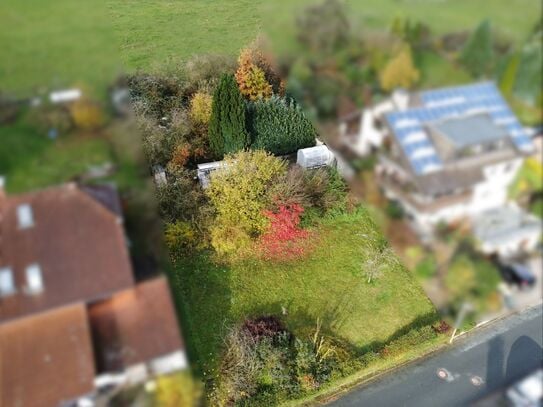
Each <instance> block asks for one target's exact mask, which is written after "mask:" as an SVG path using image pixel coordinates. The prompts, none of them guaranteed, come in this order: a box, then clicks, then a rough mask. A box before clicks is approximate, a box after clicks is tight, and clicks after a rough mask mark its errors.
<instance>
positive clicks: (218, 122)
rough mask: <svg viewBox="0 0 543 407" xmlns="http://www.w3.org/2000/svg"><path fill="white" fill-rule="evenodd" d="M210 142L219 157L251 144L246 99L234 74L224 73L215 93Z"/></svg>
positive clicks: (210, 123)
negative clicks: (247, 128) (247, 124)
mask: <svg viewBox="0 0 543 407" xmlns="http://www.w3.org/2000/svg"><path fill="white" fill-rule="evenodd" d="M209 144H210V146H211V150H212V151H213V153H214V154H215V155H216V156H217V157H219V158H222V156H223V155H224V154H228V153H234V152H236V151H239V150H243V149H244V148H246V147H247V146H248V144H249V136H248V134H247V131H246V129H245V100H244V99H243V96H242V95H241V93H240V91H239V89H238V85H237V83H236V80H235V78H234V76H233V75H229V74H224V75H223V76H222V77H221V80H220V82H219V85H218V86H217V88H216V89H215V93H214V94H213V104H212V112H211V120H210V122H209Z"/></svg>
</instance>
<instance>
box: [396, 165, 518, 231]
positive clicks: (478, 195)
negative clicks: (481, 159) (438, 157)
mask: <svg viewBox="0 0 543 407" xmlns="http://www.w3.org/2000/svg"><path fill="white" fill-rule="evenodd" d="M522 162H523V160H522V159H515V160H512V161H507V162H501V163H497V164H493V165H491V166H487V167H485V168H484V169H483V175H484V177H485V180H484V181H483V182H480V183H478V184H476V185H475V186H474V187H473V194H472V198H471V200H470V201H467V202H463V203H456V204H451V205H449V206H445V207H443V208H440V209H438V210H435V211H433V212H427V211H419V210H417V209H415V208H414V207H413V206H412V205H410V204H409V203H408V202H407V201H406V200H405V199H402V197H401V196H396V195H395V194H394V193H392V192H391V191H387V197H388V198H389V199H395V200H398V201H399V202H400V203H401V204H402V206H403V207H404V210H405V211H406V212H407V213H409V214H410V215H411V216H412V217H413V218H414V220H415V222H416V223H417V224H418V226H419V228H420V229H421V230H423V231H426V232H430V231H431V230H432V229H433V228H434V226H436V225H437V224H438V223H441V222H445V223H451V222H454V221H456V220H459V219H462V218H465V217H468V216H473V215H477V214H478V213H481V212H483V211H485V210H488V209H491V208H496V207H498V206H503V205H505V204H506V202H507V196H508V189H509V185H510V184H511V182H512V181H513V180H514V179H515V176H516V174H517V172H518V170H519V169H520V167H521V165H522Z"/></svg>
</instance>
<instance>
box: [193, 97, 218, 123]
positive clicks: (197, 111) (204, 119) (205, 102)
mask: <svg viewBox="0 0 543 407" xmlns="http://www.w3.org/2000/svg"><path fill="white" fill-rule="evenodd" d="M212 104H213V97H212V96H211V95H208V94H207V93H203V92H197V93H195V94H194V96H193V97H192V99H191V100H190V118H191V119H192V121H193V122H194V123H196V124H204V125H207V124H208V123H209V120H210V119H211V105H212Z"/></svg>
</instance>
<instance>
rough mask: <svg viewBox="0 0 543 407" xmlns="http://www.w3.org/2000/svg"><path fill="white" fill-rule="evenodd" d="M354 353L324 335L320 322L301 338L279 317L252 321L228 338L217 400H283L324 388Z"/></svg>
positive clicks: (260, 403)
mask: <svg viewBox="0 0 543 407" xmlns="http://www.w3.org/2000/svg"><path fill="white" fill-rule="evenodd" d="M348 353H349V351H347V350H345V349H344V348H343V347H342V346H341V345H340V344H339V342H337V341H335V340H333V339H332V338H329V337H327V336H325V335H323V334H322V332H321V326H320V323H319V322H318V323H317V327H316V328H315V330H314V331H313V332H312V334H311V335H309V336H308V337H295V336H294V335H293V334H292V333H290V332H288V331H287V330H286V329H285V328H284V327H283V325H282V324H281V322H280V321H279V320H278V319H277V318H275V317H269V316H267V317H262V318H257V319H256V320H247V321H245V322H244V323H243V324H242V325H240V326H237V327H234V328H233V329H231V330H230V332H229V334H228V335H227V337H226V341H225V349H224V353H223V358H222V361H221V365H220V368H219V374H218V377H217V382H216V385H215V389H214V392H213V395H212V403H213V404H215V405H219V406H230V405H251V406H273V405H277V404H280V403H281V401H284V400H286V399H288V398H292V397H296V396H300V395H302V394H304V393H307V392H310V391H314V390H316V389H318V388H319V387H320V386H322V385H323V384H324V383H326V382H327V381H328V380H330V378H331V375H332V374H333V372H334V371H339V370H340V368H339V365H340V363H341V361H342V360H343V359H344V358H345V355H346V354H348ZM351 356H352V355H350V354H349V357H351Z"/></svg>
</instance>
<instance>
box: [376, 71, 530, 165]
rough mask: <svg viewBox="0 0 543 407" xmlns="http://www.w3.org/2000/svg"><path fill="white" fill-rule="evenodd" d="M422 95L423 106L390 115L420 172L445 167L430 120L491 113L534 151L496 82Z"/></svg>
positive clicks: (517, 141)
mask: <svg viewBox="0 0 543 407" xmlns="http://www.w3.org/2000/svg"><path fill="white" fill-rule="evenodd" d="M420 97H421V101H422V107H417V108H413V109H408V110H405V111H399V112H391V113H388V114H386V119H387V121H388V123H389V125H390V126H391V128H392V129H393V132H394V134H395V136H396V138H397V139H398V142H399V144H400V145H401V147H402V149H403V150H404V152H405V155H406V156H407V157H408V159H409V161H410V163H411V166H412V167H413V170H414V171H415V173H416V174H427V173H429V172H432V171H437V170H439V169H441V168H442V167H443V162H442V160H441V158H440V157H439V155H438V154H437V151H436V149H435V147H434V145H433V143H432V141H431V139H430V137H429V136H428V134H427V132H426V130H425V128H424V125H425V124H426V123H428V122H433V121H437V120H442V119H446V118H454V117H459V116H464V115H470V114H476V113H488V114H489V115H490V117H491V118H492V119H493V121H494V123H495V124H497V125H500V126H502V127H504V128H505V129H507V131H508V132H509V134H510V135H511V138H512V139H513V142H514V143H515V145H516V146H517V147H518V148H519V149H521V150H525V151H531V150H532V148H533V147H532V142H531V140H530V138H529V137H528V136H527V135H526V134H525V132H524V130H523V129H522V126H521V125H520V123H519V122H518V120H517V118H516V117H515V115H514V114H513V112H511V109H510V108H509V106H508V105H507V103H506V102H505V100H504V99H503V97H502V95H501V94H500V92H499V91H498V89H497V88H496V86H495V85H494V83H492V82H484V83H477V84H473V85H465V86H458V87H454V88H445V89H436V90H430V91H425V92H422V93H421V94H420Z"/></svg>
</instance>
